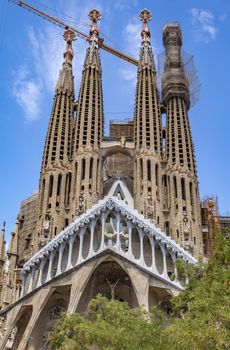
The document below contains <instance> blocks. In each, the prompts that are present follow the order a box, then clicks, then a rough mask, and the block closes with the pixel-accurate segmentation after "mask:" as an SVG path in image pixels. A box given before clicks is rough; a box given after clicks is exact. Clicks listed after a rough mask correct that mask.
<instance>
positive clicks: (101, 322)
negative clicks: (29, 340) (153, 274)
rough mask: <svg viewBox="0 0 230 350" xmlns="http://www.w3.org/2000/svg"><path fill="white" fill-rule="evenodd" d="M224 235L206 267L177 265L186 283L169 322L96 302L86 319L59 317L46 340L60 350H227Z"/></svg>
mask: <svg viewBox="0 0 230 350" xmlns="http://www.w3.org/2000/svg"><path fill="white" fill-rule="evenodd" d="M229 267H230V235H229V234H221V233H218V234H217V235H216V244H215V250H214V255H213V257H212V258H210V259H209V261H208V263H207V264H201V263H200V264H197V265H196V266H194V267H192V266H187V265H184V264H183V263H182V262H178V271H179V275H180V276H181V278H184V276H185V275H187V276H188V277H189V283H188V285H186V287H185V289H184V291H182V292H181V293H180V294H179V296H177V297H175V298H173V299H172V310H173V313H172V315H171V316H167V315H164V314H163V312H162V311H161V310H159V309H157V308H155V309H154V310H153V313H152V314H150V313H147V312H146V311H145V310H143V309H142V308H135V309H130V308H129V307H128V305H127V304H126V303H121V302H118V301H115V300H111V301H109V300H107V299H106V298H105V297H102V296H100V295H99V296H97V297H96V298H95V299H94V300H92V301H91V302H90V304H89V316H88V318H87V319H84V318H83V317H81V316H80V315H78V314H73V315H69V314H63V315H62V317H61V319H60V320H59V321H58V322H57V324H56V327H55V330H54V332H53V333H52V334H51V339H52V349H60V350H85V349H100V350H118V349H119V350H120V349H122V350H126V349H127V350H142V349H145V350H150V349H151V350H154V349H156V350H187V349H189V350H206V349H207V350H230V268H229Z"/></svg>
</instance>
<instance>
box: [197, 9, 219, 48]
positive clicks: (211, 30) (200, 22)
mask: <svg viewBox="0 0 230 350" xmlns="http://www.w3.org/2000/svg"><path fill="white" fill-rule="evenodd" d="M191 15H192V21H193V24H194V25H195V26H197V28H196V31H195V32H196V39H197V40H199V41H205V42H208V41H210V39H212V40H214V39H215V38H216V35H217V33H218V28H217V27H216V26H215V25H214V21H215V17H214V15H213V13H212V12H211V11H209V10H202V9H197V8H192V9H191Z"/></svg>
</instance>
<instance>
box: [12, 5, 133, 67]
mask: <svg viewBox="0 0 230 350" xmlns="http://www.w3.org/2000/svg"><path fill="white" fill-rule="evenodd" d="M9 1H11V2H13V3H14V4H16V5H18V6H20V7H22V8H23V9H25V10H27V11H30V12H32V13H34V14H35V15H37V16H39V17H42V18H43V19H45V20H46V21H48V22H51V23H53V24H55V25H56V26H58V27H60V28H63V29H67V28H69V29H71V30H73V31H74V32H75V33H76V34H77V36H78V37H80V38H82V39H84V40H86V41H89V36H88V35H86V34H85V33H83V32H81V31H80V30H78V29H76V28H74V27H72V26H71V25H69V24H67V23H65V22H63V21H62V20H60V19H59V18H57V17H53V16H51V15H49V14H48V13H46V12H44V11H42V10H40V9H38V8H36V7H35V6H32V5H31V4H28V3H26V2H25V1H23V0H9ZM98 42H99V47H100V48H102V49H103V50H105V51H107V52H109V53H111V54H112V55H115V56H117V57H119V58H121V59H123V60H125V61H127V62H129V63H132V64H134V65H135V66H138V61H137V60H135V59H134V58H132V57H130V56H128V55H126V54H124V53H123V52H120V51H118V50H116V49H113V48H112V47H110V46H108V45H106V44H104V39H103V38H100V37H99V40H98Z"/></svg>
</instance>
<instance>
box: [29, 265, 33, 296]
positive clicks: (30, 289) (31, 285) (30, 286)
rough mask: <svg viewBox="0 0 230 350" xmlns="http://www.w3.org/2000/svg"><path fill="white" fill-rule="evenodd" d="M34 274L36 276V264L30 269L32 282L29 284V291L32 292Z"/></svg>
mask: <svg viewBox="0 0 230 350" xmlns="http://www.w3.org/2000/svg"><path fill="white" fill-rule="evenodd" d="M34 276H35V266H33V267H32V270H31V271H30V284H29V289H28V293H30V292H31V291H32V290H33V284H34Z"/></svg>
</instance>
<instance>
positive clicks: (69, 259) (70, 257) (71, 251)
mask: <svg viewBox="0 0 230 350" xmlns="http://www.w3.org/2000/svg"><path fill="white" fill-rule="evenodd" d="M74 239H75V235H73V236H71V238H70V240H69V255H68V263H67V268H66V269H67V270H69V269H71V268H72V267H73V265H72V254H73V242H74Z"/></svg>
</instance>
